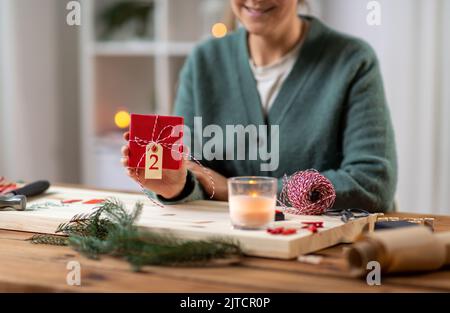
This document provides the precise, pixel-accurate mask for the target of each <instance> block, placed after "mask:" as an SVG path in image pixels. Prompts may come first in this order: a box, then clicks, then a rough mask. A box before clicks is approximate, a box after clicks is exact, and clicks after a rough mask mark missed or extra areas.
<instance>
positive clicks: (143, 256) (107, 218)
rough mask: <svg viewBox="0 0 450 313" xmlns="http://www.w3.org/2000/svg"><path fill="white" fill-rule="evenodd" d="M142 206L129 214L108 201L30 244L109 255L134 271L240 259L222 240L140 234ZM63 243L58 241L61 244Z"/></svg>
mask: <svg viewBox="0 0 450 313" xmlns="http://www.w3.org/2000/svg"><path fill="white" fill-rule="evenodd" d="M142 209H143V204H142V203H141V202H138V203H136V204H135V206H134V209H133V210H132V212H128V211H127V210H126V208H125V206H124V205H123V203H121V202H120V201H119V200H117V199H107V200H106V201H105V202H103V203H102V204H101V205H100V206H99V207H96V208H95V209H94V212H92V213H88V214H79V215H75V216H74V217H73V218H72V219H71V220H70V221H69V222H67V223H62V224H60V225H59V226H58V228H57V230H56V232H57V233H63V234H65V235H67V236H68V238H64V237H60V236H55V235H48V236H47V235H36V236H33V238H34V239H33V238H32V239H31V240H32V242H33V243H45V244H58V243H60V241H58V240H56V237H59V238H64V244H65V245H67V244H69V245H70V246H71V247H72V248H74V249H75V250H77V251H79V252H80V253H82V254H83V255H85V256H87V257H89V258H92V259H98V258H99V257H100V255H112V256H116V257H121V258H124V259H125V260H127V261H128V262H129V263H130V264H131V265H132V267H133V269H134V270H139V269H140V268H141V267H142V266H144V265H204V264H206V263H208V262H211V261H213V260H216V259H236V258H239V257H240V256H241V255H242V252H241V248H240V246H239V245H238V244H237V243H236V242H233V241H230V240H223V239H210V240H198V241H194V240H181V239H179V238H176V237H174V236H172V235H170V234H169V235H167V234H160V233H156V232H149V231H143V230H140V229H139V228H138V227H137V226H136V221H137V219H138V218H139V216H140V214H141V212H142ZM62 242H63V241H62V240H61V243H62Z"/></svg>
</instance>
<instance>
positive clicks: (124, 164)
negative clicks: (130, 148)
mask: <svg viewBox="0 0 450 313" xmlns="http://www.w3.org/2000/svg"><path fill="white" fill-rule="evenodd" d="M120 163H122V165H123V166H125V167H128V157H122V158H120Z"/></svg>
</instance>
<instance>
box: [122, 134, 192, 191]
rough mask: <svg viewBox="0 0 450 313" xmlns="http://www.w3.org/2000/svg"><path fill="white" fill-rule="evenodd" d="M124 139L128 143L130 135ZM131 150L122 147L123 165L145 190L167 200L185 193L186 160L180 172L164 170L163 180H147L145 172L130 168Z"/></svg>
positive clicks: (126, 135) (124, 135) (127, 147)
mask: <svg viewBox="0 0 450 313" xmlns="http://www.w3.org/2000/svg"><path fill="white" fill-rule="evenodd" d="M123 138H124V139H125V140H126V141H128V140H129V138H130V133H129V132H126V133H124V134H123ZM129 153H130V148H129V146H128V144H127V145H125V146H123V147H122V159H121V163H122V165H123V166H124V167H125V168H126V170H127V174H128V176H130V177H131V178H132V179H133V180H134V181H136V182H137V183H138V184H141V185H142V186H143V187H144V188H146V189H148V190H151V191H153V192H154V193H156V194H157V195H160V196H162V197H164V198H166V199H171V198H175V197H176V196H178V195H179V194H180V193H181V191H183V188H184V185H185V184H186V174H187V169H186V160H184V159H183V162H182V165H181V168H180V169H178V170H165V169H163V170H162V179H145V170H144V169H142V168H140V169H134V168H129V167H128V160H129Z"/></svg>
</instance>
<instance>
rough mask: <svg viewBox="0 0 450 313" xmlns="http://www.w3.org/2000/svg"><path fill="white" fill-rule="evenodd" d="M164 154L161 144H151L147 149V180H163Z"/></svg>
mask: <svg viewBox="0 0 450 313" xmlns="http://www.w3.org/2000/svg"><path fill="white" fill-rule="evenodd" d="M162 154H163V148H162V146H161V145H160V144H157V143H150V144H148V145H147V147H146V148H145V179H161V178H162Z"/></svg>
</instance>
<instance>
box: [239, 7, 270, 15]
mask: <svg viewBox="0 0 450 313" xmlns="http://www.w3.org/2000/svg"><path fill="white" fill-rule="evenodd" d="M244 7H245V9H246V10H247V12H248V13H249V14H250V15H251V16H253V17H258V16H262V15H263V14H265V13H267V12H269V11H271V10H272V9H273V8H267V9H254V8H249V7H246V6H244Z"/></svg>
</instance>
